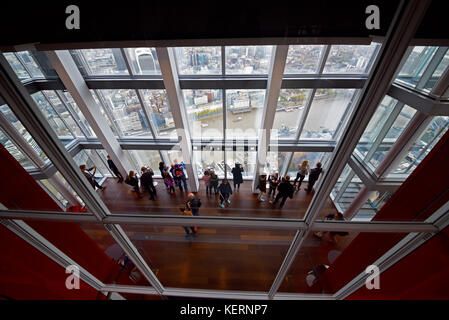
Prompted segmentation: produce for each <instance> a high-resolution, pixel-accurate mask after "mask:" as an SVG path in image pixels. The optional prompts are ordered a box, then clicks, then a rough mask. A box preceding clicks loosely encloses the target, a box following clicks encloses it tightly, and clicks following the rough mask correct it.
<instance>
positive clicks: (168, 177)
mask: <svg viewBox="0 0 449 320" xmlns="http://www.w3.org/2000/svg"><path fill="white" fill-rule="evenodd" d="M164 183H165V185H166V186H167V191H168V192H170V194H171V195H174V194H175V187H174V185H175V182H174V181H173V178H172V177H171V175H170V174H169V173H168V172H164Z"/></svg>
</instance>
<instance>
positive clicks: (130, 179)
mask: <svg viewBox="0 0 449 320" xmlns="http://www.w3.org/2000/svg"><path fill="white" fill-rule="evenodd" d="M125 183H126V184H129V185H130V186H132V187H133V191H134V192H135V193H136V194H137V197H138V198H139V199H141V198H143V197H142V194H141V193H140V188H139V179H138V178H137V176H136V174H135V173H134V171H133V170H131V171H130V172H129V174H128V176H127V177H126V180H125Z"/></svg>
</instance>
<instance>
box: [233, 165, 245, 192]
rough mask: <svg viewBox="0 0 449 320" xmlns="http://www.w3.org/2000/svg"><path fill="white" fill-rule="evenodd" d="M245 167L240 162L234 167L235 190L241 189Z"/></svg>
mask: <svg viewBox="0 0 449 320" xmlns="http://www.w3.org/2000/svg"><path fill="white" fill-rule="evenodd" d="M242 172H243V168H242V167H240V163H236V164H235V167H234V168H232V170H231V173H232V180H233V181H234V191H236V190H237V191H239V190H240V184H241V183H243V177H242Z"/></svg>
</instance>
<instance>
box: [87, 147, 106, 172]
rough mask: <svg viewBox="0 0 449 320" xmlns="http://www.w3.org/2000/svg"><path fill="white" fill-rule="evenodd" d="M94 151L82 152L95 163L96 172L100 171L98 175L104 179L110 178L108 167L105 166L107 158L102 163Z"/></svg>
mask: <svg viewBox="0 0 449 320" xmlns="http://www.w3.org/2000/svg"><path fill="white" fill-rule="evenodd" d="M97 151H99V150H96V149H84V152H86V154H87V156H88V157H89V158H90V159H91V160H92V161H93V162H94V163H95V166H96V167H97V170H99V171H100V173H101V174H102V175H103V176H106V177H112V174H111V172H110V171H109V167H108V166H107V165H106V164H105V162H106V161H107V158H106V157H105V158H103V159H104V161H103V160H102V159H101V158H100V156H99V155H98V153H97Z"/></svg>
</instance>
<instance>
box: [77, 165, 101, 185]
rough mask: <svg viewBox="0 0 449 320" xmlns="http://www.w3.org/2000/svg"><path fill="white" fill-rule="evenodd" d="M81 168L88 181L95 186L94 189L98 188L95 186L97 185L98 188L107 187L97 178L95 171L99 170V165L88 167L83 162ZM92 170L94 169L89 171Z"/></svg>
mask: <svg viewBox="0 0 449 320" xmlns="http://www.w3.org/2000/svg"><path fill="white" fill-rule="evenodd" d="M80 169H81V172H82V173H83V174H84V176H85V177H86V179H87V181H89V183H90V185H91V186H92V188H94V190H96V189H95V187H97V188H98V189H100V190H102V191H103V190H104V189H106V187H102V186H100V185H99V184H98V182H97V180H95V172H97V167H96V166H93V167H92V168H89V169H86V165H85V164H82V165H80ZM92 170H94V172H93V173H90V172H89V171H92Z"/></svg>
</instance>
